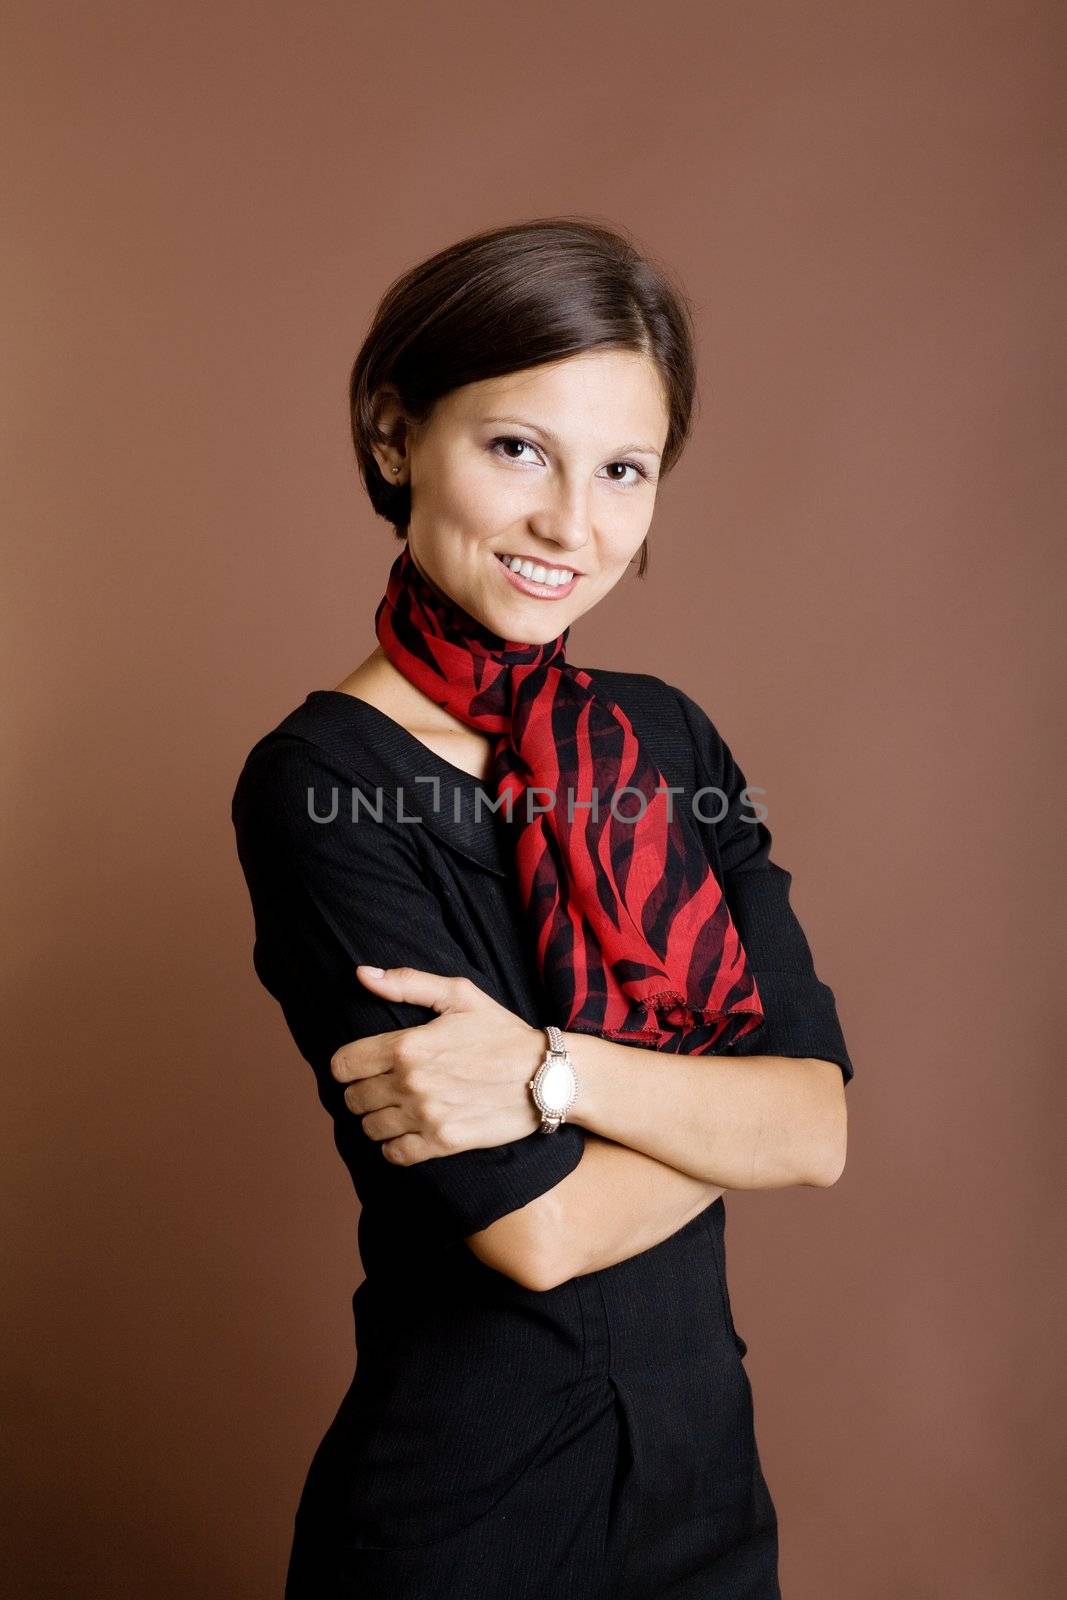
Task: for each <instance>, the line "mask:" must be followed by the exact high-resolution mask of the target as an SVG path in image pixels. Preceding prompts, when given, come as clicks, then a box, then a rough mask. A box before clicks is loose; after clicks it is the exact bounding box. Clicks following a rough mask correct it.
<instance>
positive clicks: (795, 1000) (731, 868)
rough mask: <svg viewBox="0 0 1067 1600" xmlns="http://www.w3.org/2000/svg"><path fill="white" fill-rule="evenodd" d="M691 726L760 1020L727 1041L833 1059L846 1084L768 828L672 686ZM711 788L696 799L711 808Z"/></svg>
mask: <svg viewBox="0 0 1067 1600" xmlns="http://www.w3.org/2000/svg"><path fill="white" fill-rule="evenodd" d="M675 693H676V695H677V696H678V699H679V702H680V703H681V706H682V710H683V712H684V714H685V717H686V721H687V722H688V724H689V728H690V731H691V733H692V737H693V741H694V746H695V750H696V756H697V770H698V773H699V774H700V782H701V783H702V784H705V785H707V786H708V787H711V788H717V789H721V790H722V792H723V794H724V795H725V797H726V800H727V801H728V809H727V810H726V812H725V814H724V815H723V817H722V818H721V820H720V821H719V822H717V823H716V824H715V835H716V840H717V847H718V856H719V862H720V865H721V881H722V885H723V893H724V894H725V896H726V903H727V905H728V906H729V908H730V915H731V916H732V918H733V920H734V924H735V926H736V928H737V931H738V934H739V936H740V939H741V943H742V944H743V945H744V947H745V954H746V955H747V957H748V961H749V964H750V966H751V969H752V972H753V975H754V976H755V979H756V985H757V987H758V989H759V994H760V999H761V1001H762V1003H763V1010H764V1022H763V1025H762V1027H759V1028H757V1029H755V1030H754V1032H752V1033H750V1034H746V1035H745V1037H744V1038H743V1039H740V1040H738V1041H736V1042H735V1043H734V1044H733V1045H732V1046H731V1047H730V1048H729V1052H728V1053H729V1054H731V1055H750V1056H751V1055H775V1056H779V1055H780V1056H798V1057H814V1058H817V1059H819V1060H823V1061H835V1062H836V1063H837V1065H838V1066H839V1067H840V1068H841V1072H842V1076H843V1078H844V1081H845V1083H846V1084H847V1083H848V1082H849V1081H850V1080H851V1078H852V1076H853V1068H852V1062H851V1060H850V1059H849V1055H848V1051H847V1049H846V1047H845V1040H844V1035H843V1034H842V1031H841V1024H840V1021H839V1019H838V1015H837V1005H836V1002H835V999H834V993H833V990H832V989H830V988H829V986H828V985H827V984H825V983H822V982H821V981H820V980H819V978H818V977H817V975H816V972H815V966H814V962H813V958H812V953H811V949H810V947H809V945H808V941H807V938H806V936H805V934H804V930H803V928H802V927H801V925H800V922H799V920H798V919H797V916H796V913H795V912H794V910H793V908H792V906H791V905H790V903H789V888H790V884H791V883H792V874H791V873H790V872H788V871H786V869H785V868H784V867H782V866H780V865H779V864H778V862H776V861H772V860H771V857H770V851H771V834H770V831H769V829H768V828H767V826H766V825H765V823H763V822H762V821H759V820H753V818H754V813H755V810H756V804H755V802H758V799H759V797H758V795H757V796H756V797H755V801H753V800H746V799H745V798H744V790H745V775H744V773H743V772H742V771H741V768H740V767H739V766H738V764H737V762H736V761H735V760H734V758H733V755H732V753H731V751H730V748H729V746H728V745H727V744H726V742H725V740H724V739H723V738H722V737H721V735H720V734H719V732H718V730H717V728H716V727H715V725H714V724H713V723H712V721H711V719H710V718H709V717H708V715H707V713H706V712H705V711H704V710H703V709H702V708H701V707H700V706H699V705H698V704H697V702H696V701H695V700H692V699H691V698H690V697H689V695H687V694H685V693H684V691H683V690H681V689H676V690H675ZM721 805H722V802H721V801H720V800H719V797H718V796H717V795H711V796H708V797H706V799H705V800H703V801H702V802H701V807H702V810H703V811H704V812H705V814H706V815H709V816H715V815H717V813H718V811H719V810H720V809H721Z"/></svg>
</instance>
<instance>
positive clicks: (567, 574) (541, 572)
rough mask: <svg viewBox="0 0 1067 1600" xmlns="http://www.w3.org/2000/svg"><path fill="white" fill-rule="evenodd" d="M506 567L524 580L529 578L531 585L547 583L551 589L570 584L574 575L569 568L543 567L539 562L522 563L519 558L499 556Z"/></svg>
mask: <svg viewBox="0 0 1067 1600" xmlns="http://www.w3.org/2000/svg"><path fill="white" fill-rule="evenodd" d="M500 559H501V561H503V563H504V565H505V566H506V567H510V568H511V570H512V572H519V573H521V574H522V576H523V577H524V578H529V579H530V580H531V581H532V582H533V583H547V584H549V585H551V587H552V588H559V586H560V584H564V583H570V581H571V579H572V578H573V577H574V573H573V572H572V571H571V569H570V568H569V567H564V568H562V569H561V568H558V567H543V566H542V565H541V564H540V562H536V561H524V560H523V559H522V557H521V556H501V558H500Z"/></svg>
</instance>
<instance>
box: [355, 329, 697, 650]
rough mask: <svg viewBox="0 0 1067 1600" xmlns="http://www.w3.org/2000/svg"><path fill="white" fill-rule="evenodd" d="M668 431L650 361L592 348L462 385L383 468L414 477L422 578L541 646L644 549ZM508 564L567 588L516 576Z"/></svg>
mask: <svg viewBox="0 0 1067 1600" xmlns="http://www.w3.org/2000/svg"><path fill="white" fill-rule="evenodd" d="M383 420H384V419H383ZM668 426H669V416H668V411H667V404H666V399H665V396H664V393H663V389H662V384H661V381H660V377H659V373H658V371H657V369H656V367H655V365H654V364H653V362H652V361H651V359H650V358H649V357H647V356H644V355H640V354H638V353H635V352H633V351H629V350H597V351H589V352H583V353H582V354H580V355H576V356H569V357H567V358H566V359H565V360H562V361H556V362H552V363H551V364H549V365H546V366H540V367H531V368H528V369H526V370H524V371H522V372H515V373H509V374H507V375H506V376H504V377H501V378H491V379H487V380H485V381H483V382H479V383H470V384H466V385H464V387H463V388H460V389H456V390H454V391H453V392H452V393H451V394H448V395H446V396H445V397H444V398H443V399H442V400H440V401H439V402H438V403H437V405H436V406H435V407H434V410H433V412H432V413H431V416H430V419H429V421H428V422H427V423H425V424H424V425H423V426H422V427H421V428H418V429H415V430H414V431H409V432H408V434H407V437H406V439H405V441H404V445H403V449H404V457H400V456H397V455H396V454H393V455H387V454H384V453H383V455H382V456H381V457H380V459H381V461H382V465H383V470H384V473H385V476H386V477H387V478H388V477H390V476H391V475H392V466H393V465H397V464H400V465H401V470H402V472H403V474H404V475H405V476H406V477H407V479H408V481H409V482H410V485H411V520H410V523H409V526H408V532H407V540H408V547H409V550H410V552H411V556H412V559H413V560H414V562H415V565H416V567H418V569H419V571H420V572H422V573H423V575H424V576H425V577H427V578H429V579H430V580H431V582H433V583H435V584H436V585H437V587H438V588H439V589H442V590H444V592H445V593H446V594H447V595H449V596H450V598H451V599H453V600H454V601H456V602H457V603H458V604H459V605H460V606H462V607H463V609H464V610H465V611H467V612H468V613H469V614H470V615H471V616H473V617H475V618H476V619H477V620H478V621H479V622H481V623H482V624H483V625H484V626H485V627H487V628H489V629H490V630H491V631H492V632H493V633H496V634H499V635H500V636H501V637H502V638H504V639H507V640H510V641H513V642H516V643H520V642H521V643H526V644H545V643H547V642H548V641H549V640H551V639H554V638H556V637H557V635H558V634H560V633H562V631H563V629H564V628H566V627H568V626H569V625H570V624H571V623H572V622H574V620H575V619H576V618H577V617H580V616H581V615H582V614H583V613H584V612H586V611H588V610H589V609H590V608H591V607H592V606H595V605H596V603H597V601H598V600H601V599H603V597H604V595H606V594H607V593H608V591H609V589H612V588H613V587H614V586H615V584H616V583H618V581H619V579H620V578H621V577H622V575H623V573H624V572H625V571H626V568H627V566H628V564H629V563H630V561H631V560H632V559H633V557H634V555H635V554H636V553H637V551H638V549H639V548H640V545H641V541H642V540H643V539H644V537H645V534H646V533H647V532H648V527H649V524H650V522H651V521H652V510H653V507H654V505H655V502H656V483H657V475H658V472H659V465H660V457H661V455H662V452H663V448H664V445H665V444H666V439H667V431H668ZM503 556H507V557H510V558H513V559H514V558H521V559H522V560H524V561H530V562H532V563H534V565H535V567H538V566H540V567H545V568H547V569H554V571H555V572H558V573H560V574H562V575H563V576H564V580H565V581H563V582H561V583H559V584H558V585H553V584H551V583H550V582H548V581H546V580H547V579H548V578H550V577H551V576H552V572H551V571H546V572H537V573H536V575H535V577H534V578H533V579H531V578H529V577H524V576H523V575H522V574H521V573H517V572H515V571H513V570H512V571H509V569H508V567H507V566H506V565H505V564H504V562H503V561H502V560H501V557H503ZM567 573H571V574H573V576H572V577H570V578H566V574H567Z"/></svg>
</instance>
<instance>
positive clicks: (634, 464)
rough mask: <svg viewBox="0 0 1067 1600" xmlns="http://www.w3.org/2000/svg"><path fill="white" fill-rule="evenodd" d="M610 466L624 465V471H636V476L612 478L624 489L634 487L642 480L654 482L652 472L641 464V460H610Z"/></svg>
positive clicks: (611, 480) (612, 481) (613, 481)
mask: <svg viewBox="0 0 1067 1600" xmlns="http://www.w3.org/2000/svg"><path fill="white" fill-rule="evenodd" d="M608 466H609V467H622V468H623V470H624V471H629V472H636V473H637V477H636V478H611V479H610V480H609V481H610V482H611V483H617V484H618V485H619V487H620V488H622V489H632V488H635V487H636V486H637V484H639V483H640V482H641V481H642V480H646V481H647V482H649V483H652V482H653V481H654V480H653V478H652V474H651V473H650V472H649V471H648V470H647V469H646V468H645V467H643V466H642V465H641V463H640V462H639V461H609V462H608Z"/></svg>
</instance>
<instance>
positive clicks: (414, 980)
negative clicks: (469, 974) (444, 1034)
mask: <svg viewBox="0 0 1067 1600" xmlns="http://www.w3.org/2000/svg"><path fill="white" fill-rule="evenodd" d="M356 972H357V974H358V976H359V981H360V983H362V984H365V985H366V987H367V988H368V989H371V990H373V992H374V993H375V994H380V995H386V996H387V997H388V998H389V999H390V1000H403V1001H405V1002H406V1003H407V1004H408V1005H412V1006H429V1007H430V1009H431V1010H432V1011H437V1012H439V1013H442V1014H443V1013H444V1012H446V1011H465V1010H469V1009H470V1007H471V1006H472V1005H473V1004H474V1003H475V1002H476V1001H477V999H478V998H479V997H481V998H482V999H483V1000H484V999H485V993H484V991H483V990H481V989H479V988H478V986H477V984H476V983H474V982H473V981H472V979H470V978H459V977H455V978H446V977H445V976H443V974H442V973H440V972H425V971H423V969H422V968H421V967H384V968H380V967H370V966H365V965H363V964H362V963H360V964H359V965H357V967H356Z"/></svg>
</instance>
